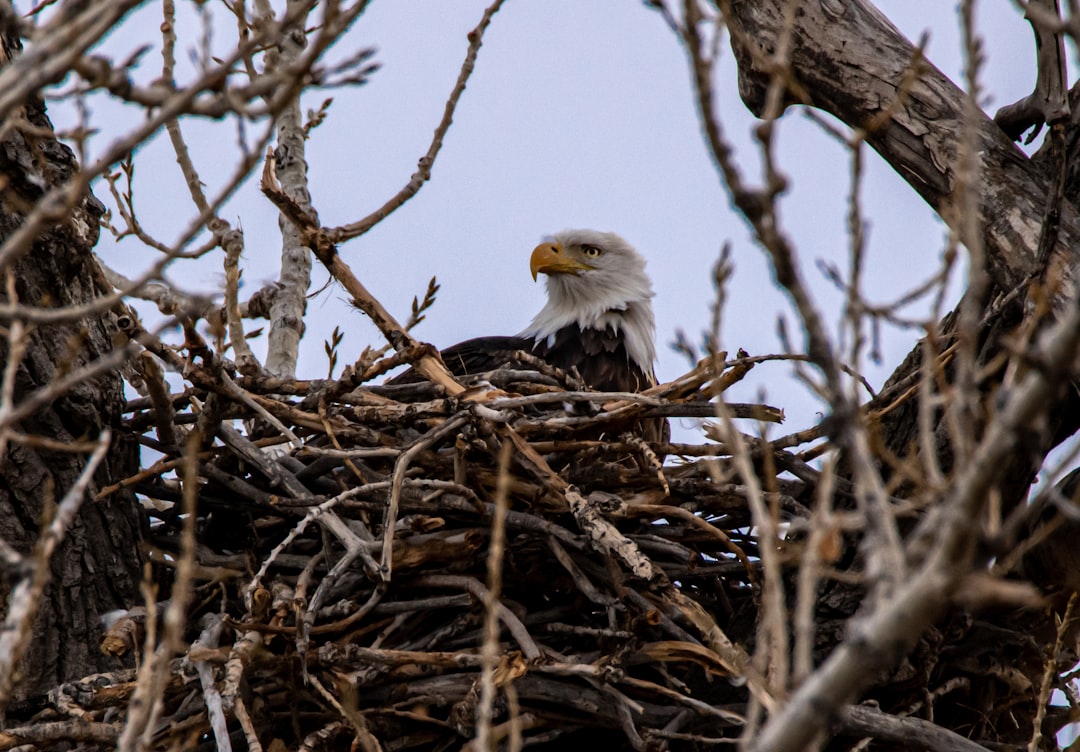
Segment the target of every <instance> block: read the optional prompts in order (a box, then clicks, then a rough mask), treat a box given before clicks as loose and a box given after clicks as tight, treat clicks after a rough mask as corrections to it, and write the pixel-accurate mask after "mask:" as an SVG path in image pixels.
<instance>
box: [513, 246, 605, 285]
mask: <svg viewBox="0 0 1080 752" xmlns="http://www.w3.org/2000/svg"><path fill="white" fill-rule="evenodd" d="M595 268H596V267H593V266H589V265H588V264H586V263H584V262H582V261H578V260H576V259H572V258H570V257H569V256H568V255H567V253H566V251H565V250H563V247H562V244H561V243H541V244H540V245H538V246H536V248H533V252H532V256H531V257H530V258H529V271H531V272H532V277H533V281H534V282H535V281H536V275H537V274H580V273H581V272H585V271H588V270H589V269H595Z"/></svg>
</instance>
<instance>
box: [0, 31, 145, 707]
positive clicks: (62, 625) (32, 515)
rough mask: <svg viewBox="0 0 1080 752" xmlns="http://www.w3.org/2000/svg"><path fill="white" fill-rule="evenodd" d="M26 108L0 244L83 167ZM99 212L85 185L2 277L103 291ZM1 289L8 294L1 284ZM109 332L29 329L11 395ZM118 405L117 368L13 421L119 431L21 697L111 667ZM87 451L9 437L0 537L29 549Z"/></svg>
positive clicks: (80, 522)
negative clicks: (107, 622) (106, 627)
mask: <svg viewBox="0 0 1080 752" xmlns="http://www.w3.org/2000/svg"><path fill="white" fill-rule="evenodd" d="M19 49H20V48H19V45H18V44H17V43H14V42H12V37H7V38H6V39H5V44H4V49H3V51H2V53H3V62H4V63H7V62H8V61H10V60H11V56H12V55H13V54H18V51H19ZM22 109H23V111H22V112H21V113H15V114H9V116H8V117H9V120H8V121H7V123H8V124H12V123H13V124H14V126H15V127H10V128H8V130H7V132H6V133H5V134H4V135H3V139H2V140H0V184H2V185H3V190H2V192H0V242H2V240H5V239H7V238H8V237H10V236H11V234H12V233H13V232H14V231H15V230H16V229H17V228H18V227H19V225H20V224H21V222H22V221H23V218H24V217H25V214H26V212H27V211H28V210H29V208H30V207H33V206H34V204H35V202H36V201H37V200H38V199H39V198H40V197H41V196H42V195H43V194H44V193H45V192H46V191H47V190H48V189H49V188H52V187H53V186H55V185H57V184H59V183H62V182H64V181H66V180H67V179H68V178H69V177H71V175H72V174H74V172H75V171H76V170H77V169H78V166H77V164H76V162H75V157H74V155H73V154H72V152H71V150H70V149H68V148H67V147H66V146H64V145H62V144H61V143H60V142H59V141H57V140H56V138H55V137H54V136H53V135H52V124H51V123H50V122H49V120H48V118H47V116H46V114H45V107H44V102H43V101H42V100H40V99H38V98H36V97H35V98H34V99H33V100H32V101H28V102H26V103H25V104H24V106H23V108H22ZM102 209H103V207H102V206H101V204H100V203H99V202H98V201H97V200H96V199H95V198H94V197H93V196H92V195H89V194H88V195H87V196H86V197H85V198H84V200H83V201H82V202H81V204H80V205H79V206H78V207H77V208H76V209H75V211H73V212H72V213H71V214H70V215H68V216H65V217H62V218H59V219H57V220H55V221H53V222H52V223H51V225H50V226H49V229H48V230H47V231H46V232H44V233H43V234H42V235H41V236H39V237H38V238H37V239H36V240H35V241H34V243H33V245H32V247H30V248H29V249H28V252H27V253H25V254H24V255H23V256H22V257H21V258H19V259H18V260H17V261H16V262H15V263H14V264H13V265H12V266H11V268H10V269H9V270H8V274H9V275H13V280H14V290H15V294H16V297H17V300H18V302H19V303H22V304H25V305H33V306H37V307H40V308H53V309H59V308H63V307H66V306H77V305H84V304H86V303H88V302H91V301H93V300H94V299H95V298H98V297H100V296H101V295H102V294H104V292H105V290H104V288H103V287H102V285H101V283H100V282H99V280H100V278H101V275H100V272H99V271H98V268H97V263H96V261H95V260H94V258H93V255H92V253H91V251H92V249H93V247H94V244H95V243H96V242H97V238H98V220H99V218H100V216H101V212H102ZM3 287H4V285H2V284H0V288H3ZM0 298H2V299H3V301H4V302H5V303H10V302H11V300H10V298H9V296H8V294H7V291H6V290H5V291H4V292H3V293H2V294H0ZM5 325H6V322H5ZM115 331H116V324H115V316H114V314H113V313H112V312H111V311H108V310H106V311H103V312H99V313H93V314H91V315H88V316H86V317H84V318H82V319H79V320H76V321H73V322H65V323H58V324H41V325H39V326H37V327H36V328H34V329H32V330H31V332H30V334H29V337H28V342H27V348H26V353H25V356H24V357H23V358H22V359H21V361H20V363H19V365H18V370H17V374H16V376H15V389H14V404H15V405H18V404H20V402H22V401H23V400H24V399H25V398H26V397H27V396H29V395H32V394H34V393H35V392H37V391H38V390H40V389H43V388H45V387H47V386H48V385H49V384H50V383H53V382H54V381H55V380H56V379H57V378H58V377H60V376H62V375H64V374H66V373H69V372H72V371H74V370H77V369H79V368H81V367H82V366H84V365H86V364H87V363H90V362H92V361H94V360H96V359H98V358H100V357H102V356H103V355H105V354H107V353H109V351H110V350H111V349H112V341H113V340H112V338H113V334H114V333H115ZM5 334H6V332H5ZM10 345H11V342H10V340H9V338H8V337H7V336H4V337H2V338H0V361H2V362H3V363H5V364H6V363H7V361H8V358H9V357H10V352H11V347H10ZM123 404H124V395H123V385H122V381H121V378H120V374H119V373H118V372H117V371H115V370H113V371H111V372H107V373H105V374H103V375H100V376H97V377H94V378H89V379H84V380H81V381H79V382H78V383H77V384H76V385H75V386H74V387H72V388H71V389H68V390H66V391H64V392H63V393H62V394H61V395H59V396H58V397H56V399H55V400H54V401H53V402H52V403H51V404H48V405H47V406H45V407H42V408H41V409H39V410H37V411H35V412H34V413H33V414H32V415H31V416H30V417H28V418H27V419H25V420H22V421H20V422H18V423H17V424H15V425H13V426H11V428H13V429H14V430H15V431H17V432H19V433H22V434H24V435H26V436H29V437H41V438H43V439H48V440H52V441H55V442H59V443H60V444H66V443H70V442H73V441H76V440H80V439H82V440H90V441H93V440H96V439H97V438H98V437H99V435H100V434H101V432H102V431H103V430H104V429H107V428H111V429H113V437H114V438H113V443H112V446H111V447H110V448H109V451H108V454H107V456H106V459H105V461H104V462H103V463H102V465H101V466H100V468H99V469H98V472H97V474H96V476H95V478H94V482H93V483H91V485H90V488H89V498H87V499H86V500H85V502H84V503H83V505H82V507H81V510H80V512H79V514H78V516H77V518H76V519H75V520H74V522H73V523H72V524H71V526H70V527H69V528H68V531H67V535H66V538H65V540H64V542H63V543H62V545H61V546H60V547H59V548H58V549H57V550H56V552H55V553H54V555H53V556H52V559H51V573H50V574H51V581H50V583H49V584H48V585H47V587H46V589H45V594H44V598H43V600H42V604H41V609H40V612H39V613H38V617H37V620H36V622H35V623H34V625H33V637H32V639H31V641H30V643H29V647H28V649H27V652H26V655H25V657H24V659H23V661H22V663H21V677H20V680H19V681H18V683H17V687H16V690H15V697H16V698H25V697H28V696H31V695H35V694H39V693H42V692H45V691H47V690H48V689H49V688H51V687H53V686H55V685H56V684H57V683H59V682H62V681H65V680H69V679H72V678H76V677H80V676H84V675H86V674H90V673H94V672H99V671H103V670H109V669H115V668H117V662H116V659H114V658H111V657H107V656H105V655H103V654H102V653H101V652H100V651H99V649H98V642H99V639H100V635H101V626H100V616H101V615H102V614H103V613H104V612H106V611H109V610H111V609H116V608H120V607H130V606H131V605H132V604H133V603H135V602H137V600H138V597H139V595H138V582H139V577H140V552H139V542H140V539H141V532H140V524H141V523H140V517H139V514H138V510H137V506H136V502H135V500H134V498H133V496H132V495H131V494H127V493H118V494H113V495H111V496H108V497H107V498H105V499H102V500H99V501H95V500H94V499H93V494H94V493H95V492H96V490H97V489H98V488H100V487H102V486H105V485H107V484H110V483H114V482H116V481H118V480H120V479H121V478H124V477H126V476H128V475H130V474H132V473H133V472H134V471H135V470H137V469H138V446H137V445H136V444H134V443H133V442H132V441H131V440H130V439H127V438H124V433H123V432H121V431H119V430H116V429H118V428H119V424H120V415H121V408H122V407H123ZM86 459H87V455H86V454H84V453H74V452H70V451H52V450H50V449H48V448H46V447H42V446H35V445H34V444H33V443H31V442H28V441H20V440H11V441H9V442H8V444H7V452H6V454H5V455H4V456H3V459H2V460H0V538H2V539H3V541H5V542H6V543H8V544H9V545H10V546H12V547H13V548H14V549H15V550H17V551H18V552H19V553H22V554H26V553H28V552H29V551H30V550H31V549H32V548H33V547H34V545H35V542H36V541H37V540H38V538H39V535H40V532H41V530H42V528H43V522H44V523H46V524H47V522H48V520H49V518H50V517H51V514H52V511H53V510H52V505H53V504H54V502H57V501H59V500H60V499H61V498H62V497H63V495H64V494H65V493H66V492H67V491H68V490H69V489H70V488H71V486H72V484H73V483H74V481H75V480H76V479H77V478H78V477H79V475H80V473H81V472H82V470H83V468H84V467H85V465H86ZM12 586H13V583H12V582H11V581H6V582H4V584H3V589H4V590H3V593H2V595H3V603H4V607H5V611H6V610H7V608H9V607H10V604H9V602H8V601H9V596H10V592H11V588H12Z"/></svg>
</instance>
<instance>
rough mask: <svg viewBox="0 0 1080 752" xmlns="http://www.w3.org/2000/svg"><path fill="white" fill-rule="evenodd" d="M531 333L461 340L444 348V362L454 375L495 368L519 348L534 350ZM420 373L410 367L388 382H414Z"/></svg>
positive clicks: (481, 371)
mask: <svg viewBox="0 0 1080 752" xmlns="http://www.w3.org/2000/svg"><path fill="white" fill-rule="evenodd" d="M532 346H533V339H532V337H477V338H476V339H467V340H465V341H464V342H459V343H458V344H456V345H452V346H450V347H448V348H446V349H445V350H442V351H441V353H440V354H441V355H442V359H443V362H444V363H446V367H447V368H448V369H449V370H450V373H452V374H453V375H455V376H472V375H474V374H478V373H485V372H486V371H493V370H495V369H496V368H498V367H499V366H504V365H506V364H508V363H510V362H512V361H513V358H512V356H513V354H514V352H516V351H517V350H526V351H528V350H531V349H532ZM422 380H423V379H422V378H421V376H420V374H418V373H417V372H416V371H414V370H413V369H412V368H410V369H409V370H408V371H405V373H403V374H401V375H400V376H395V377H394V378H392V379H390V381H388V382H387V383H388V384H412V383H415V382H417V381H422Z"/></svg>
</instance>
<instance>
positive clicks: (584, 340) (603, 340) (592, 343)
mask: <svg viewBox="0 0 1080 752" xmlns="http://www.w3.org/2000/svg"><path fill="white" fill-rule="evenodd" d="M517 350H524V351H525V352H530V353H532V354H533V355H536V356H537V357H539V358H543V359H544V360H545V361H546V362H548V363H550V364H551V365H553V366H555V367H556V368H561V369H562V370H564V371H566V372H568V373H569V372H571V371H572V370H573V369H577V373H578V375H579V376H580V377H581V379H582V381H584V382H585V383H586V385H588V386H589V388H591V389H595V390H596V391H598V392H640V391H641V390H643V389H648V388H649V387H650V386H652V385H653V384H654V383H655V382H654V380H653V379H652V377H651V376H650V375H649V374H646V373H644V372H643V371H642V370H641V368H639V367H638V366H637V364H636V363H634V362H633V361H631V360H630V357H629V355H627V353H626V345H625V343H624V342H623V341H622V339H621V338H620V337H619V336H617V335H616V334H615V333H614V332H612V331H611V330H610V329H608V330H605V331H599V330H597V329H580V328H578V327H577V326H567V327H563V328H562V329H560V330H559V331H558V332H556V333H555V334H554V335H553V336H552V337H549V338H548V339H545V340H542V341H540V342H537V341H535V340H534V339H533V338H532V337H478V338H476V339H470V340H467V341H465V342H461V343H459V344H457V345H454V346H453V347H448V348H446V349H445V350H443V351H442V357H443V361H444V362H445V363H446V367H447V368H449V369H450V372H451V373H453V374H454V375H455V376H474V375H476V374H479V373H484V372H486V371H492V370H494V369H496V368H498V367H499V366H501V365H505V364H506V362H507V360H508V359H509V356H510V355H511V354H512V353H514V352H515V351H517Z"/></svg>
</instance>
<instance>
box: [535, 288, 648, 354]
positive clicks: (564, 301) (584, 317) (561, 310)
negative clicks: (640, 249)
mask: <svg viewBox="0 0 1080 752" xmlns="http://www.w3.org/2000/svg"><path fill="white" fill-rule="evenodd" d="M589 274H592V272H590V273H589ZM547 293H548V301H547V304H546V305H545V306H544V307H543V308H541V309H540V312H539V313H538V314H536V317H535V318H533V320H532V323H531V324H529V326H528V328H527V329H526V330H525V331H524V332H522V333H521V336H523V337H533V338H535V339H537V340H544V339H547V338H549V337H553V336H554V335H555V333H556V332H557V331H559V330H560V329H562V328H563V327H564V326H570V325H571V324H577V325H578V326H579V327H580V328H582V329H589V328H591V329H600V330H604V329H608V328H610V329H611V330H612V331H614V332H616V333H621V334H622V335H623V336H624V337H625V338H626V352H627V354H628V355H629V356H630V359H631V360H632V361H634V363H635V364H637V366H638V367H639V368H641V370H642V371H644V372H645V373H648V374H651V373H652V372H653V361H655V360H656V344H655V334H656V320H655V318H654V317H653V310H652V302H651V299H652V296H653V291H652V284H651V283H650V282H649V278H648V277H647V276H646V275H645V273H644V269H642V270H641V273H640V274H629V275H625V276H623V275H620V276H619V277H607V278H606V279H586V278H585V277H575V276H569V275H563V274H554V275H551V276H549V277H548V278H547Z"/></svg>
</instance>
